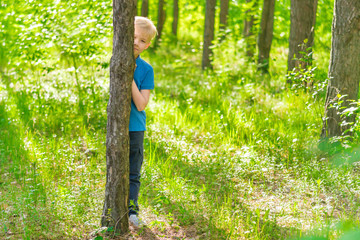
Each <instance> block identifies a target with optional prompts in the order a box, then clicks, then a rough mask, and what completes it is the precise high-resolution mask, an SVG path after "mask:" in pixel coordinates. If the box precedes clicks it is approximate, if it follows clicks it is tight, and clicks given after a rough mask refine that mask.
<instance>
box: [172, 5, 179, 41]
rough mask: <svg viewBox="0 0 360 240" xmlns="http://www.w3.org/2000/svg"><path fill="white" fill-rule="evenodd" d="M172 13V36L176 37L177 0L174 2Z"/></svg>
mask: <svg viewBox="0 0 360 240" xmlns="http://www.w3.org/2000/svg"><path fill="white" fill-rule="evenodd" d="M173 11H174V12H173V23H172V34H173V35H174V36H175V37H176V36H177V29H178V20H179V0H174V5H173Z"/></svg>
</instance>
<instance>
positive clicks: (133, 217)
mask: <svg viewBox="0 0 360 240" xmlns="http://www.w3.org/2000/svg"><path fill="white" fill-rule="evenodd" d="M129 222H130V223H131V224H132V225H133V226H134V227H137V228H139V227H141V226H142V225H144V222H143V221H141V220H140V219H139V218H138V216H137V215H135V214H133V215H130V217H129Z"/></svg>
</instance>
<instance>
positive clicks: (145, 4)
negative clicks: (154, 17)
mask: <svg viewBox="0 0 360 240" xmlns="http://www.w3.org/2000/svg"><path fill="white" fill-rule="evenodd" d="M148 15H149V0H143V1H142V4H141V16H143V17H147V16H148Z"/></svg>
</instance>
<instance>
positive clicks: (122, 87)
mask: <svg viewBox="0 0 360 240" xmlns="http://www.w3.org/2000/svg"><path fill="white" fill-rule="evenodd" d="M135 10H136V8H135V1H134V0H130V1H129V0H113V26H114V36H113V55H112V57H111V60H110V96H109V102H108V106H107V113H108V121H107V134H106V189H105V201H104V208H103V214H102V219H101V225H102V226H104V227H112V228H113V230H114V232H115V233H125V232H127V231H128V230H129V223H128V196H129V119H130V104H131V82H132V81H133V74H134V67H135V59H134V16H135Z"/></svg>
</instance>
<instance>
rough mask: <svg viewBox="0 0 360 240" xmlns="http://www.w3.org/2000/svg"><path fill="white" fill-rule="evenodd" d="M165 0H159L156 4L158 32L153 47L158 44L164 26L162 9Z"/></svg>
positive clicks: (163, 11)
mask: <svg viewBox="0 0 360 240" xmlns="http://www.w3.org/2000/svg"><path fill="white" fill-rule="evenodd" d="M164 5H165V0H159V5H158V21H157V31H158V34H157V36H156V39H155V47H158V46H159V42H160V39H161V34H162V31H163V28H164V23H165V10H164Z"/></svg>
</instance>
